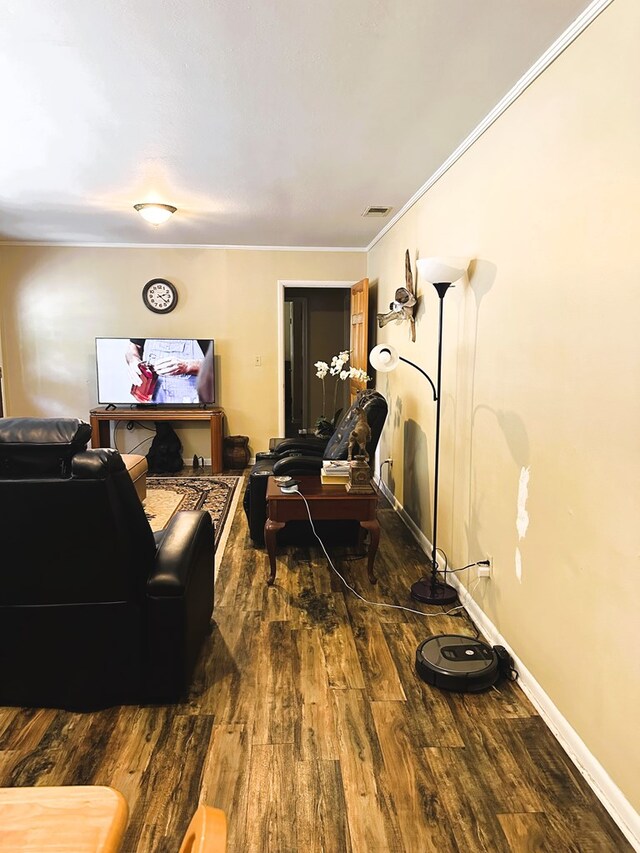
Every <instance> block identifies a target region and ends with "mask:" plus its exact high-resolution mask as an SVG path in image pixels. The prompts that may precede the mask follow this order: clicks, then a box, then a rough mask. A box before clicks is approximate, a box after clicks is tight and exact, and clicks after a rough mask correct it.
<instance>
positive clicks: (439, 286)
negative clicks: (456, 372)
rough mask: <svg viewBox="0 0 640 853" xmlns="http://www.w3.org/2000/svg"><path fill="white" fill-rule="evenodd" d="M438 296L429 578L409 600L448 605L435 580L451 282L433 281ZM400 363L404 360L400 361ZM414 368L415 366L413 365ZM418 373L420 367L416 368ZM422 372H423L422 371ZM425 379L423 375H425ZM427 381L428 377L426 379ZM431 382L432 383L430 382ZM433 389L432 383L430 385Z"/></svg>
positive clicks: (445, 589)
mask: <svg viewBox="0 0 640 853" xmlns="http://www.w3.org/2000/svg"><path fill="white" fill-rule="evenodd" d="M433 286H434V287H435V289H436V291H437V293H438V297H439V299H440V311H439V320H438V367H437V371H438V372H437V376H436V387H435V389H434V400H435V401H436V442H435V444H436V446H435V467H434V472H433V532H432V538H433V543H432V546H431V575H430V577H429V578H421V579H420V580H419V581H416V582H415V583H414V584H413V585H412V587H411V597H412V598H415V600H416V601H421V602H423V603H424V604H450V603H451V602H452V601H455V600H456V598H457V597H458V593H457V592H456V590H455V589H454V587H452V586H450V585H449V584H448V583H444V582H442V581H439V580H438V551H437V548H438V491H439V484H440V405H441V397H442V325H443V319H444V297H445V296H446V293H447V290H448V289H449V288H450V287H451V282H434V283H433ZM402 360H403V361H404V360H405V359H402ZM414 367H417V365H414ZM418 369H419V370H420V368H418ZM421 372H423V373H424V371H421ZM425 376H426V374H425ZM427 378H429V377H427ZM429 381H430V382H431V380H430V379H429ZM431 387H432V388H433V382H431Z"/></svg>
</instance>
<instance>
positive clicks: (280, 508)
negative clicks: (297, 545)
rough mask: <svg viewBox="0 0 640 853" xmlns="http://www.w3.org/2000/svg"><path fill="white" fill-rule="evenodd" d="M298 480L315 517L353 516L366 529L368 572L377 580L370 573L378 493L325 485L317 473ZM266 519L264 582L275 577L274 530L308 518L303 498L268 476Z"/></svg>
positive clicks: (377, 532)
mask: <svg viewBox="0 0 640 853" xmlns="http://www.w3.org/2000/svg"><path fill="white" fill-rule="evenodd" d="M295 479H296V480H298V482H299V483H300V485H299V486H298V488H299V489H300V492H301V493H302V494H303V495H304V496H305V498H306V499H307V501H308V503H309V510H310V512H311V518H312V519H313V520H314V521H337V520H342V519H353V520H354V521H359V522H360V526H361V527H363V528H364V529H365V530H368V531H369V550H368V553H367V573H368V575H369V580H370V581H371V583H375V582H376V576H375V575H374V573H373V561H374V560H375V557H376V551H377V550H378V542H379V541H380V525H379V523H378V519H377V517H376V509H377V506H378V494H377V492H373V493H372V494H370V495H355V494H352V493H351V492H348V491H347V490H346V488H345V486H343V485H338V486H324V485H323V484H322V483H321V482H320V477H319V475H317V474H313V475H306V476H304V477H296V478H295ZM267 504H268V509H267V521H266V523H265V525H264V538H265V542H266V545H267V553H268V554H269V564H270V566H271V573H270V574H269V578H268V580H267V583H268V584H269V586H271V585H272V584H273V582H274V581H275V579H276V533H277V532H278V530H282V528H283V527H284V526H285V524H287V522H289V521H303V520H307V521H308V519H309V516H308V514H307V507H306V504H305V502H304V501H303V500H302V498H301V497H300V495H298V494H284V493H283V492H282V491H281V490H280V488H279V487H278V485H277V484H276V482H275V479H274V478H273V477H269V480H268V482H267Z"/></svg>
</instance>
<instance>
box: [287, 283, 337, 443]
mask: <svg viewBox="0 0 640 853" xmlns="http://www.w3.org/2000/svg"><path fill="white" fill-rule="evenodd" d="M350 298H351V291H350V289H349V288H346V287H336V288H331V287H327V288H311V287H307V288H305V287H292V288H286V289H285V292H284V319H285V322H284V335H285V341H284V353H285V355H284V358H285V363H284V375H285V436H286V437H287V438H290V437H294V436H296V435H298V433H299V432H300V430H307V431H309V432H312V431H313V428H314V424H315V422H316V421H317V419H318V418H319V417H320V416H321V415H324V416H325V417H327V418H329V419H331V418H333V416H334V414H335V409H342V408H344V407H345V406H348V404H349V382H348V381H346V382H344V381H341V380H340V379H336V378H335V377H333V376H329V375H328V376H327V377H326V378H325V380H324V387H325V395H324V396H325V400H324V409H325V411H323V394H322V386H323V383H322V380H320V379H318V378H317V377H316V369H315V367H314V364H315V362H316V361H324V362H327V363H330V361H331V357H332V356H334V355H337V354H338V353H339V352H341V351H342V350H348V349H349V346H350V343H349V338H350V331H351V330H350V322H351V321H350ZM334 405H335V409H334Z"/></svg>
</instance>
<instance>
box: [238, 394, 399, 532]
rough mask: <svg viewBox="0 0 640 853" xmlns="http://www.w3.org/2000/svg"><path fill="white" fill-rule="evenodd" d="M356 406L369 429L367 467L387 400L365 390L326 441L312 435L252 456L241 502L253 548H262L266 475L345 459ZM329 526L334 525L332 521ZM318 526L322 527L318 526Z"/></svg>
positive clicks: (291, 472) (316, 467)
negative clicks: (254, 456)
mask: <svg viewBox="0 0 640 853" xmlns="http://www.w3.org/2000/svg"><path fill="white" fill-rule="evenodd" d="M360 406H363V407H364V410H365V412H366V414H367V421H368V423H369V426H370V427H371V439H370V441H369V443H368V444H367V452H368V454H369V461H370V464H372V463H373V458H374V453H375V450H376V447H377V445H378V441H379V439H380V433H381V432H382V428H383V426H384V422H385V420H386V417H387V401H386V400H385V398H384V397H383V396H382V394H380V393H379V392H378V391H373V390H369V389H365V390H364V391H360V392H359V393H358V395H357V397H356V398H355V400H354V401H353V403H352V404H351V406H349V408H348V409H347V411H346V412H345V413H344V415H343V416H342V418H341V419H340V422H339V423H338V426H337V427H336V431H335V432H334V433H333V435H332V436H331V437H330V438H329V439H323V438H316V437H315V436H301V437H300V438H285V439H283V440H282V441H281V442H280V443H279V444H278V445H277V447H276V449H275V450H274V451H273V452H270V453H257V454H256V463H255V465H254V466H253V468H252V469H251V472H250V474H249V480H248V483H247V488H246V490H245V493H244V499H243V506H244V511H245V513H246V516H247V521H248V522H249V535H250V537H251V540H252V542H253V544H254V545H256V546H259V547H262V546H263V545H264V524H265V521H266V520H267V503H266V494H267V478H268V476H269V475H270V474H274V475H287V474H288V475H289V476H291V477H295V476H297V475H300V474H310V473H314V472H317V473H319V472H320V469H321V468H322V460H323V459H346V458H347V452H348V449H349V436H350V434H351V430H352V429H353V427H354V426H355V423H356V420H357V417H358V410H359V408H360ZM332 525H333V526H334V527H335V526H336V525H335V523H333V522H332ZM320 526H323V525H322V523H320ZM324 526H326V523H325V525H324ZM293 527H294V525H293V524H290V525H287V527H286V528H285V530H284V531H282V533H283V534H286V533H287V529H289V530H293ZM356 528H357V525H356ZM278 535H279V536H280V535H281V534H280V533H279V534H278Z"/></svg>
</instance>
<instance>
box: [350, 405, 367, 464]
mask: <svg viewBox="0 0 640 853" xmlns="http://www.w3.org/2000/svg"><path fill="white" fill-rule="evenodd" d="M370 440H371V427H370V426H369V421H368V420H367V415H366V412H365V410H364V409H363V408H362V407H360V408H359V409H358V419H357V421H356V425H355V426H354V428H353V429H352V430H351V433H350V435H349V449H348V451H347V459H348V460H349V462H351V459H352V458H353V450H354V448H357V452H356V456H364V458H365V461H366V462H368V461H369V454H368V453H367V444H368V443H369V441H370Z"/></svg>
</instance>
